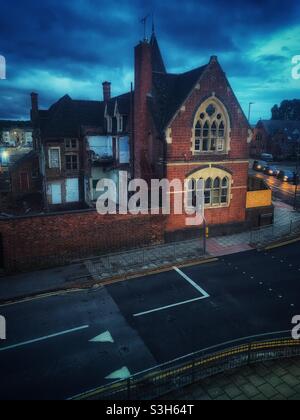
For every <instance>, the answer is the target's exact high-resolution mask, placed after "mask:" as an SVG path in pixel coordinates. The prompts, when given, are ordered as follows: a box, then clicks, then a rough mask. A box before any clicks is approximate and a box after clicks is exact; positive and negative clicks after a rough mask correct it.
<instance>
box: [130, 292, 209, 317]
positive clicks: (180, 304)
mask: <svg viewBox="0 0 300 420" xmlns="http://www.w3.org/2000/svg"><path fill="white" fill-rule="evenodd" d="M203 299H207V296H202V297H200V298H196V299H191V300H186V301H185V302H179V303H174V305H168V306H163V307H161V308H157V309H152V310H151V311H146V312H141V313H139V314H135V315H133V316H134V317H135V318H137V317H139V316H143V315H149V314H152V313H154V312H160V311H165V310H166V309H170V308H175V307H176V306H182V305H186V304H188V303H193V302H197V301H198V300H203Z"/></svg>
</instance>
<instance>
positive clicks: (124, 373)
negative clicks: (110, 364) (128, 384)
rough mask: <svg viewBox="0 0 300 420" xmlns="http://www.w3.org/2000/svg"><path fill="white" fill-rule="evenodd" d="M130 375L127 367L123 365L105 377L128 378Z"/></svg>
mask: <svg viewBox="0 0 300 420" xmlns="http://www.w3.org/2000/svg"><path fill="white" fill-rule="evenodd" d="M131 376H132V375H131V373H130V372H129V370H128V368H127V367H126V366H125V367H123V368H122V369H120V370H117V371H116V372H113V373H111V374H110V375H109V376H107V377H106V378H105V379H108V380H110V379H114V380H117V379H128V378H130V377H131Z"/></svg>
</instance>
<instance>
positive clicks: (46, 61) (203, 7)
mask: <svg viewBox="0 0 300 420" xmlns="http://www.w3.org/2000/svg"><path fill="white" fill-rule="evenodd" d="M148 13H150V14H152V13H154V15H155V26H156V34H157V37H158V40H159V43H160V46H161V50H162V54H163V56H164V59H165V62H166V65H167V69H168V71H169V72H172V73H178V72H184V71H187V70H190V69H192V68H194V67H199V66H201V65H203V64H206V63H207V62H208V61H209V58H210V56H211V55H218V57H219V61H220V63H221V65H222V66H223V68H224V70H225V71H226V73H227V75H228V78H229V81H230V82H231V84H232V86H233V88H234V90H235V93H236V95H237V97H238V99H239V100H240V102H241V104H242V106H243V108H244V110H245V112H246V114H247V113H248V103H249V102H250V101H251V102H255V105H254V106H253V111H252V119H251V122H252V123H255V122H256V121H257V120H258V119H259V118H261V117H262V118H269V117H270V109H271V107H272V106H273V105H274V104H276V103H280V102H281V101H282V100H284V99H294V98H300V80H293V79H292V76H291V69H292V64H291V61H292V57H293V56H295V55H299V54H300V3H299V0H286V1H285V2H283V1H282V0H263V1H262V0H231V1H224V0H223V1H222V0H210V1H209V2H204V1H203V2H202V1H199V0H198V1H196V0H185V1H178V0H172V1H169V0H164V1H161V0H160V1H159V0H148V1H147V2H146V1H145V0H144V1H141V0H73V1H69V0H68V1H67V0H43V1H40V2H37V1H36V0H25V1H24V0H1V15H0V55H2V56H4V57H5V58H6V61H7V80H0V93H1V101H0V119H4V118H9V119H10V118H11V119H17V118H28V114H29V108H30V102H29V94H30V92H31V91H37V92H38V93H39V95H40V105H41V107H42V108H48V107H49V106H50V105H51V104H52V103H53V102H54V101H56V100H58V99H59V98H60V97H61V96H63V95H65V94H66V93H68V94H69V95H70V96H71V97H72V98H74V99H95V100H101V99H102V81H104V80H109V81H111V82H112V89H113V94H114V95H117V94H120V93H123V92H127V91H128V90H129V89H130V83H131V82H132V81H133V47H134V46H135V45H136V44H137V43H138V41H139V40H140V39H141V38H142V37H143V27H142V25H141V23H140V19H141V18H142V17H143V16H145V15H147V14H148ZM147 31H148V34H150V33H151V22H150V20H149V24H148V29H147Z"/></svg>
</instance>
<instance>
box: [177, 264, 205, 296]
mask: <svg viewBox="0 0 300 420" xmlns="http://www.w3.org/2000/svg"><path fill="white" fill-rule="evenodd" d="M174 270H175V271H176V272H177V273H178V274H180V275H181V276H182V277H183V278H184V279H185V280H186V281H187V282H189V283H190V285H191V286H193V287H194V288H195V289H196V290H198V292H200V293H201V294H202V295H203V297H206V298H209V294H208V293H207V292H206V291H205V290H203V289H202V288H201V287H200V286H198V284H196V283H195V282H194V281H193V280H192V279H191V278H189V277H188V276H187V275H186V274H184V273H183V272H182V271H181V270H179V268H177V267H174Z"/></svg>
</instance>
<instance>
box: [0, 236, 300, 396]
mask: <svg viewBox="0 0 300 420" xmlns="http://www.w3.org/2000/svg"><path fill="white" fill-rule="evenodd" d="M299 252H300V244H299V243H295V244H291V245H288V246H285V247H283V248H277V249H273V250H269V251H263V252H259V251H257V250H252V251H248V252H243V253H238V254H234V255H230V256H224V257H222V258H220V259H219V260H218V261H213V262H210V263H208V264H198V265H193V266H190V267H185V268H181V269H179V268H177V267H174V269H170V270H169V271H165V272H161V273H157V274H153V275H149V276H147V277H142V276H141V277H138V278H135V279H131V280H126V281H121V282H118V283H114V284H110V285H106V286H100V287H97V288H93V289H88V290H76V291H73V292H71V293H70V292H69V293H60V294H56V295H53V296H46V297H43V298H39V299H32V300H28V301H26V302H19V303H15V304H7V305H5V306H0V314H1V316H4V317H5V319H6V324H7V340H6V341H1V343H0V371H1V377H0V398H1V399H10V400H14V399H35V400H36V399H66V398H71V397H74V396H76V395H78V394H81V393H84V392H87V391H89V390H91V389H94V388H96V387H99V386H101V385H105V384H109V383H111V382H112V381H114V380H116V379H125V378H127V377H128V376H129V375H132V374H136V373H139V372H141V371H144V370H146V369H150V368H152V367H155V366H157V365H160V364H162V363H165V362H168V361H169V360H174V359H176V358H178V357H182V356H184V355H187V354H190V353H192V352H196V351H199V350H201V349H204V348H207V347H210V346H215V345H218V344H220V343H224V342H228V341H231V340H236V339H240V338H243V337H250V336H254V335H258V334H265V333H273V332H279V331H286V330H290V329H291V320H292V318H293V317H294V316H295V315H297V314H300V302H299V301H298V299H297V296H299V293H300V283H299V272H300V261H299Z"/></svg>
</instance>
